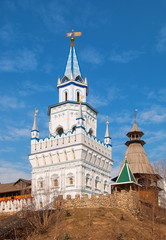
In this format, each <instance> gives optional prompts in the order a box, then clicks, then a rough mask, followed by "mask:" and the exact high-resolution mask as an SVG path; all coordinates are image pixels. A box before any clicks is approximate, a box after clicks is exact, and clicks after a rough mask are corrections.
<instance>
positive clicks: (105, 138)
mask: <svg viewBox="0 0 166 240" xmlns="http://www.w3.org/2000/svg"><path fill="white" fill-rule="evenodd" d="M108 125H109V121H108V120H107V121H106V131H105V137H104V143H105V144H107V145H110V146H111V137H110V132H109V126H108Z"/></svg>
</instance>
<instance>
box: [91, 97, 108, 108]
mask: <svg viewBox="0 0 166 240" xmlns="http://www.w3.org/2000/svg"><path fill="white" fill-rule="evenodd" d="M88 102H89V104H90V105H92V106H93V107H96V108H97V107H101V106H106V105H108V100H107V99H106V98H104V97H102V96H99V95H97V94H96V95H93V94H91V95H90V96H89V97H88Z"/></svg>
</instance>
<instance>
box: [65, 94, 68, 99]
mask: <svg viewBox="0 0 166 240" xmlns="http://www.w3.org/2000/svg"><path fill="white" fill-rule="evenodd" d="M67 100H68V96H67V92H65V101H67Z"/></svg>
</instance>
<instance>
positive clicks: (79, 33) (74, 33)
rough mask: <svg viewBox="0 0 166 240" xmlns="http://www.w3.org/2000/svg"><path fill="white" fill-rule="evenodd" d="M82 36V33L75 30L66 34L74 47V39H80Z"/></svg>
mask: <svg viewBox="0 0 166 240" xmlns="http://www.w3.org/2000/svg"><path fill="white" fill-rule="evenodd" d="M81 35H82V32H74V29H72V31H71V32H69V33H66V37H70V40H71V42H70V46H71V47H73V46H74V37H80V36H81Z"/></svg>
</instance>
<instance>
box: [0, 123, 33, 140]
mask: <svg viewBox="0 0 166 240" xmlns="http://www.w3.org/2000/svg"><path fill="white" fill-rule="evenodd" d="M23 137H24V138H25V137H30V129H29V128H21V127H20V128H18V127H11V126H9V127H7V128H6V129H5V128H2V129H0V141H15V140H19V139H20V138H23Z"/></svg>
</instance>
